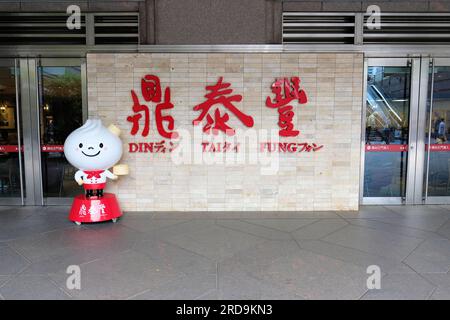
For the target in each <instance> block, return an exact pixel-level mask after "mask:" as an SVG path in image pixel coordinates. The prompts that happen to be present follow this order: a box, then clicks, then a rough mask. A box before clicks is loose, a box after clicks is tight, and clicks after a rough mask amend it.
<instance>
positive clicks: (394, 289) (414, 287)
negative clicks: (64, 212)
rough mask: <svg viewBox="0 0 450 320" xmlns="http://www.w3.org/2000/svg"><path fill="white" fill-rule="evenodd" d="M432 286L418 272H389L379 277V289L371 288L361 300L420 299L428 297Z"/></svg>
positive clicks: (432, 288)
mask: <svg viewBox="0 0 450 320" xmlns="http://www.w3.org/2000/svg"><path fill="white" fill-rule="evenodd" d="M433 290H434V286H433V285H432V284H430V283H429V282H428V281H426V280H425V279H423V278H422V277H421V276H419V275H418V274H408V273H403V274H389V275H386V276H385V277H382V278H381V289H372V290H369V291H367V293H366V294H365V295H364V296H363V297H362V299H363V300H380V299H383V300H384V299H387V300H403V299H415V300H418V299H420V300H422V299H427V298H429V297H430V295H431V293H432V292H433Z"/></svg>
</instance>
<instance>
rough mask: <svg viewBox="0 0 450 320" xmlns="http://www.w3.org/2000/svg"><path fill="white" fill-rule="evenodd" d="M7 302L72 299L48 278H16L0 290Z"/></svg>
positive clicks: (22, 276) (21, 276)
mask: <svg viewBox="0 0 450 320" xmlns="http://www.w3.org/2000/svg"><path fill="white" fill-rule="evenodd" d="M0 294H1V295H2V296H3V297H4V298H5V299H6V300H67V299H69V298H70V297H69V296H68V295H67V294H66V293H64V291H63V290H61V289H60V288H59V287H58V286H56V285H55V284H54V283H53V282H52V281H51V280H50V279H49V278H48V277H46V276H24V275H20V276H16V277H14V278H12V279H10V281H8V282H7V283H6V284H5V285H3V287H1V288H0Z"/></svg>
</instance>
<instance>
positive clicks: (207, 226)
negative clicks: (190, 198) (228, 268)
mask: <svg viewBox="0 0 450 320" xmlns="http://www.w3.org/2000/svg"><path fill="white" fill-rule="evenodd" d="M159 232H160V237H161V239H162V240H163V241H167V242H169V243H172V244H174V245H177V246H179V247H181V248H184V249H186V250H188V251H192V252H196V253H198V254H200V255H203V256H205V257H207V258H210V259H212V260H215V261H220V260H222V259H223V258H226V257H229V256H232V255H233V254H235V253H237V252H239V251H241V250H245V249H246V248H249V247H251V246H253V245H254V244H256V243H260V242H263V241H264V239H262V238H260V237H257V236H254V235H250V234H247V233H244V232H240V231H235V230H231V229H229V228H224V227H221V226H218V225H216V224H215V222H214V221H199V220H193V221H189V222H186V223H182V224H179V225H176V226H173V227H168V228H165V229H163V230H160V231H159Z"/></svg>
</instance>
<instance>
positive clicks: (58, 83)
mask: <svg viewBox="0 0 450 320" xmlns="http://www.w3.org/2000/svg"><path fill="white" fill-rule="evenodd" d="M39 76H40V88H41V92H40V110H39V111H40V134H41V147H42V153H41V157H42V171H43V172H42V176H43V188H44V197H69V196H73V195H75V194H77V193H78V192H79V186H78V185H77V184H76V183H75V182H74V179H73V176H74V173H75V168H74V167H72V166H71V165H70V164H69V163H68V162H67V160H66V158H65V157H64V152H63V151H62V146H63V145H64V141H65V139H66V137H67V136H68V135H69V134H70V133H71V132H72V131H73V130H75V129H76V128H78V127H80V126H81V125H82V119H83V115H82V95H81V71H80V67H40V68H39Z"/></svg>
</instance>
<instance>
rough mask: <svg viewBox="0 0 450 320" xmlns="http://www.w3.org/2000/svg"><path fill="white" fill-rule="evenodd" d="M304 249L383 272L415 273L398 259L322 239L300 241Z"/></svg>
mask: <svg viewBox="0 0 450 320" xmlns="http://www.w3.org/2000/svg"><path fill="white" fill-rule="evenodd" d="M298 242H299V245H300V247H301V248H302V249H305V250H308V251H311V252H314V253H317V254H320V255H324V256H328V257H331V258H334V259H338V260H342V261H345V262H348V263H352V264H355V265H358V266H361V267H364V268H367V267H368V266H371V265H377V266H379V267H380V269H381V272H382V273H415V271H414V270H412V269H411V268H410V267H408V266H407V265H406V264H404V263H402V262H401V261H398V260H392V259H388V258H385V257H381V256H377V255H374V254H370V253H367V252H364V251H360V250H356V249H352V248H346V247H342V246H339V245H336V244H334V243H329V242H325V241H321V240H303V241H298Z"/></svg>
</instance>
